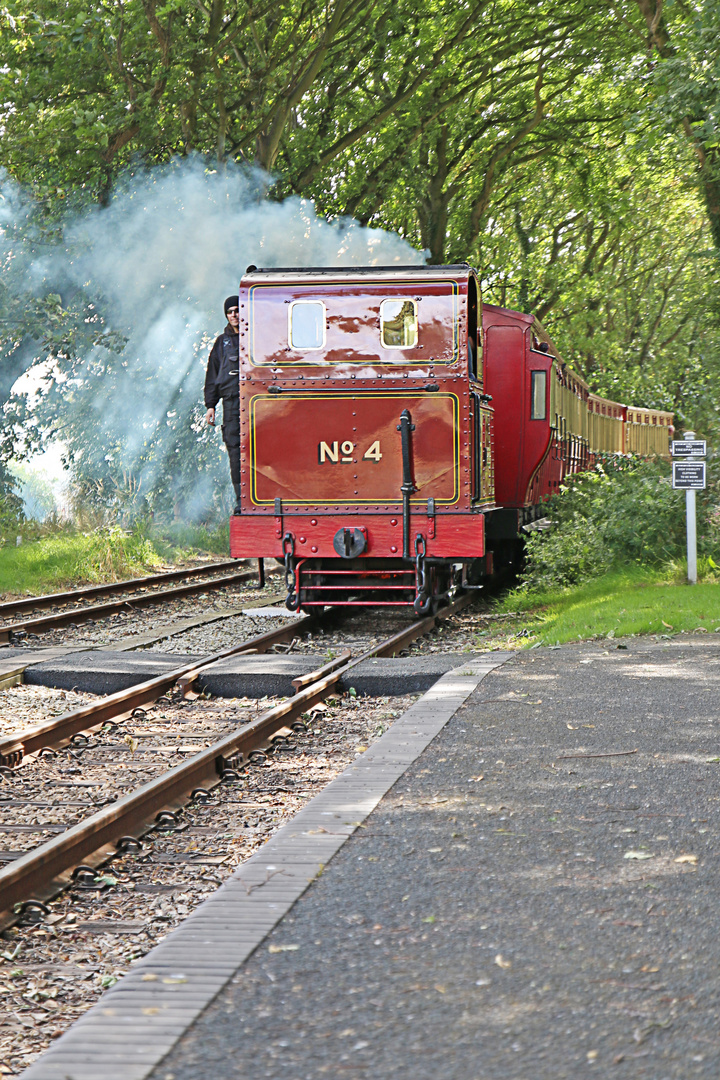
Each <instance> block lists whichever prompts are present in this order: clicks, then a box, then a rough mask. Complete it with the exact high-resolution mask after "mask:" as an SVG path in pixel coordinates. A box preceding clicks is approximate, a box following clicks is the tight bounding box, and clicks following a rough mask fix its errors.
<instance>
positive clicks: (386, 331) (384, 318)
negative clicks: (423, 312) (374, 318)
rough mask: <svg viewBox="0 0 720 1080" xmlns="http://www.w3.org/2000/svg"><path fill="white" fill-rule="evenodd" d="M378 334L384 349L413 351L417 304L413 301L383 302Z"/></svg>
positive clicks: (416, 332) (416, 336)
mask: <svg viewBox="0 0 720 1080" xmlns="http://www.w3.org/2000/svg"><path fill="white" fill-rule="evenodd" d="M380 333H381V336H382V343H383V345H384V346H385V348H386V349H413V348H415V346H416V345H417V339H418V321H417V304H416V303H415V301H414V300H383V302H382V303H381V304H380Z"/></svg>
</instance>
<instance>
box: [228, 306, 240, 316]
mask: <svg viewBox="0 0 720 1080" xmlns="http://www.w3.org/2000/svg"><path fill="white" fill-rule="evenodd" d="M239 313H240V312H239V309H238V308H236V307H229V308H228V309H227V314H228V315H238V314H239Z"/></svg>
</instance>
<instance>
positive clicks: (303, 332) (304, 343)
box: [288, 300, 325, 349]
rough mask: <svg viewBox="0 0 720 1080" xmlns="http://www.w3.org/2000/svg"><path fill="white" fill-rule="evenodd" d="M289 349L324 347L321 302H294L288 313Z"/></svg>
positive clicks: (323, 319) (322, 306) (323, 312)
mask: <svg viewBox="0 0 720 1080" xmlns="http://www.w3.org/2000/svg"><path fill="white" fill-rule="evenodd" d="M288 322H289V325H288V340H289V343H290V348H291V349H322V348H323V346H324V345H325V305H324V304H323V302H322V300H295V301H294V302H293V303H292V304H291V305H290V310H289V313H288Z"/></svg>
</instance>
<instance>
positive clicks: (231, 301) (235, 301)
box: [223, 296, 240, 315]
mask: <svg viewBox="0 0 720 1080" xmlns="http://www.w3.org/2000/svg"><path fill="white" fill-rule="evenodd" d="M231 307H236V308H237V309H238V310H240V297H239V296H228V298H227V300H226V301H225V306H224V308H223V310H224V312H225V314H226V315H227V313H228V308H231Z"/></svg>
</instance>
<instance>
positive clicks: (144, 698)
mask: <svg viewBox="0 0 720 1080" xmlns="http://www.w3.org/2000/svg"><path fill="white" fill-rule="evenodd" d="M321 618H322V616H321V615H319V614H318V615H306V616H304V617H303V618H300V619H295V620H294V621H293V622H291V623H288V625H287V626H281V627H278V629H276V630H269V631H268V632H267V633H266V634H260V635H258V637H254V638H249V639H248V640H247V641H244V642H242V643H241V644H240V645H231V646H230V647H229V648H227V649H222V650H221V651H220V652H217V653H212V654H211V655H209V656H207V657H205V658H204V659H203V660H202V661H197V660H194V661H193V662H192V663H191V664H183V665H182V667H177V668H172V670H170V671H168V672H165V673H164V674H163V675H157V676H156V677H155V678H154V679H147V680H146V681H145V682H141V683H137V684H136V685H135V686H130V687H128V688H127V690H118V691H117V693H115V694H108V695H107V697H104V698H102V700H101V701H94V702H92V703H91V704H90V705H83V706H81V707H80V708H79V709H73V710H72V712H67V713H63V714H62V715H61V716H56V717H54V718H53V719H52V720H46V721H45V722H44V723H42V724H37V725H35V726H34V727H31V728H27V729H26V730H25V731H21V732H18V733H17V734H15V735H7V736H5V738H3V739H0V765H9V766H15V765H19V764H20V762H21V761H22V759H23V757H25V756H27V755H28V754H33V753H36V752H37V751H38V750H40V749H42V747H44V746H53V747H54V746H58V745H60V744H62V743H63V742H67V740H68V739H70V738H72V736H73V735H76V734H77V733H78V732H79V731H88V730H89V729H91V728H93V727H97V726H98V725H100V724H103V723H105V721H107V720H116V719H117V718H118V717H121V716H126V715H129V714H130V713H131V712H132V711H133V709H138V708H140V707H141V706H142V705H147V703H148V702H150V701H156V700H157V699H158V698H159V697H161V696H162V694H164V693H166V691H168V690H171V689H172V687H173V686H175V685H176V683H178V681H179V680H180V679H182V678H183V677H184V676H187V675H189V674H190V673H191V672H195V676H194V677H195V678H197V675H199V674H200V672H201V671H202V670H203V669H204V668H206V667H209V666H210V665H211V664H215V663H217V662H218V660H225V659H226V658H227V657H229V656H240V655H242V653H253V652H257V653H262V652H267V650H268V649H269V648H271V647H272V646H273V645H276V644H278V643H280V642H283V641H292V639H293V638H294V637H297V636H298V634H300V633H301V632H302V633H304V632H305V630H307V629H311V628H312V627H314V626H316V625H317V623H318V622H319V621H320V620H321ZM191 681H192V680H191Z"/></svg>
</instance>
